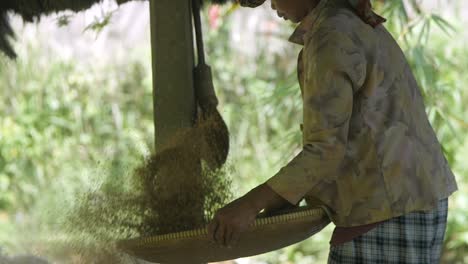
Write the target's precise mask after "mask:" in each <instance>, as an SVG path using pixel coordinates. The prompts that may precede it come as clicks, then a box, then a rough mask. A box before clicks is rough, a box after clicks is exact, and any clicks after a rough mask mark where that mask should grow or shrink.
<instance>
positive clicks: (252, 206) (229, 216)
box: [208, 184, 289, 247]
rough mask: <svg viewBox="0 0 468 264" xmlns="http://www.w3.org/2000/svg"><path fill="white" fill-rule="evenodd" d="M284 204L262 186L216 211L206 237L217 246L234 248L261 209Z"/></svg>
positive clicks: (274, 207)
mask: <svg viewBox="0 0 468 264" xmlns="http://www.w3.org/2000/svg"><path fill="white" fill-rule="evenodd" d="M286 204H289V202H288V201H286V200H285V199H283V198H282V197H281V196H279V195H278V194H276V193H275V192H274V191H273V190H272V189H271V188H270V187H268V186H267V185H266V184H262V185H260V186H258V187H256V188H255V189H253V190H251V191H250V192H249V193H247V194H246V195H244V196H242V197H241V198H239V199H237V200H234V201H233V202H232V203H230V204H228V205H226V206H225V207H223V208H221V209H220V210H218V211H217V212H216V214H215V216H214V218H213V220H212V221H211V222H210V224H209V225H208V235H209V237H211V238H213V240H214V241H215V242H216V243H218V244H221V245H223V246H226V247H231V246H234V245H236V244H237V242H238V241H239V237H240V235H241V234H242V233H243V232H245V231H247V230H248V229H249V227H251V226H252V225H253V223H254V222H255V218H256V216H257V214H258V213H259V212H260V211H261V210H262V209H265V208H268V209H278V208H281V207H283V206H285V205H286Z"/></svg>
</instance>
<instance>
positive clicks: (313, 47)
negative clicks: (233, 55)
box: [266, 0, 457, 227]
mask: <svg viewBox="0 0 468 264" xmlns="http://www.w3.org/2000/svg"><path fill="white" fill-rule="evenodd" d="M290 41H291V42H293V43H297V44H300V45H304V48H303V50H302V51H301V54H300V56H299V63H298V73H299V82H300V87H301V92H302V99H303V124H302V125H301V129H302V135H303V137H302V138H303V149H302V151H301V152H300V153H299V154H298V155H297V156H296V157H294V158H293V159H292V160H291V161H290V162H289V163H288V164H287V165H286V166H285V167H283V168H282V169H281V170H280V171H279V172H278V173H277V174H276V175H274V176H273V177H272V178H270V179H269V180H268V181H267V182H266V184H267V185H268V186H270V187H271V188H272V189H273V190H274V191H275V192H276V193H278V194H279V195H280V196H282V197H283V198H285V199H286V200H288V201H289V202H290V203H292V204H297V203H298V202H299V201H300V200H302V198H304V197H305V199H306V201H307V202H308V203H318V205H321V206H322V207H323V208H324V209H326V211H327V213H328V215H329V217H330V218H331V220H332V221H333V222H334V223H335V225H337V226H341V227H351V226H359V225H365V224H370V223H376V222H379V221H383V220H386V219H390V218H392V217H397V216H400V215H403V214H406V213H409V212H412V211H418V210H430V209H432V208H434V207H435V206H436V204H437V202H438V201H439V200H440V199H443V198H446V197H448V196H450V194H451V193H453V192H454V191H456V190H457V184H456V181H455V177H454V175H453V173H452V171H451V169H450V168H449V165H448V162H447V160H446V158H445V157H444V155H443V152H442V148H441V145H440V143H439V142H438V140H437V137H436V134H435V132H434V130H433V128H432V127H431V124H430V123H429V121H428V117H427V114H426V112H425V106H424V102H423V97H422V94H421V92H420V89H419V87H418V84H417V82H416V80H415V77H414V75H413V73H412V71H411V69H410V66H409V65H408V62H407V60H406V58H405V56H404V54H403V52H402V50H401V49H400V47H399V46H398V44H397V43H396V41H395V40H394V39H393V38H392V36H391V35H390V34H389V33H388V31H387V30H386V29H385V27H384V26H382V25H379V26H377V27H375V28H373V27H371V26H369V25H368V24H366V23H364V22H363V21H362V20H361V19H360V18H359V17H358V16H357V15H356V14H355V13H354V12H353V11H352V10H351V8H350V7H349V6H348V3H347V1H346V0H322V1H320V3H319V5H318V6H317V7H316V8H315V9H313V10H312V11H311V13H310V14H308V16H307V17H306V18H305V19H304V20H303V21H302V22H301V23H300V25H299V26H298V27H297V29H296V30H295V32H294V34H293V35H292V36H291V38H290Z"/></svg>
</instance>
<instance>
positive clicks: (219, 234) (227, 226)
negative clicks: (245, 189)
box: [208, 196, 258, 247]
mask: <svg viewBox="0 0 468 264" xmlns="http://www.w3.org/2000/svg"><path fill="white" fill-rule="evenodd" d="M253 204H254V203H253V201H249V196H243V197H241V198H239V199H237V200H234V201H233V202H231V203H230V204H228V205H226V206H225V207H223V208H221V209H219V210H218V211H217V212H216V214H215V216H214V218H213V220H212V221H211V222H210V224H209V225H208V235H209V237H211V238H213V240H214V241H215V242H216V243H218V244H221V245H223V246H225V247H231V246H234V245H236V244H237V242H238V241H239V237H240V234H241V233H243V232H245V231H247V230H248V229H249V227H250V226H252V225H253V223H254V222H255V218H256V216H257V214H258V211H257V210H256V208H255V207H254V206H253Z"/></svg>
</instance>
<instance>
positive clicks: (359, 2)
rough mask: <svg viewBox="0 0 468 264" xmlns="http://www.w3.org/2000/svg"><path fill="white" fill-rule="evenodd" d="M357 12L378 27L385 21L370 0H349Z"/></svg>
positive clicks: (248, 3) (249, 1) (255, 0)
mask: <svg viewBox="0 0 468 264" xmlns="http://www.w3.org/2000/svg"><path fill="white" fill-rule="evenodd" d="M237 1H238V2H239V3H240V4H241V6H245V7H257V6H260V5H262V4H263V3H264V2H265V1H266V0H237ZM347 1H348V3H349V4H350V5H351V7H352V8H353V9H354V11H355V12H356V14H357V15H358V16H359V17H360V18H361V19H362V20H363V21H364V22H365V23H367V24H369V25H371V26H372V27H376V26H378V25H380V24H382V23H383V22H385V21H386V20H385V18H383V17H381V16H379V15H377V14H376V13H374V11H372V4H371V2H370V0H347Z"/></svg>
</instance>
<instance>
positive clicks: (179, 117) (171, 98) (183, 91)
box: [150, 0, 196, 153]
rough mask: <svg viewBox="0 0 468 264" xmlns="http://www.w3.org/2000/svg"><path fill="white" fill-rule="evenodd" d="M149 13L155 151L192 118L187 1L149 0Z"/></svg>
mask: <svg viewBox="0 0 468 264" xmlns="http://www.w3.org/2000/svg"><path fill="white" fill-rule="evenodd" d="M150 16H151V20H150V23H151V49H152V52H151V53H152V67H153V95H154V96H153V107H154V126H155V127H154V129H155V147H156V153H157V152H159V150H160V149H161V146H162V145H163V144H164V142H166V141H167V140H168V139H169V138H170V137H171V136H172V135H174V134H175V133H176V132H177V131H178V130H179V129H181V128H186V127H190V126H192V125H193V122H194V120H195V114H196V104H195V98H194V89H193V67H194V49H193V31H192V12H191V2H190V0H151V1H150Z"/></svg>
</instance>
